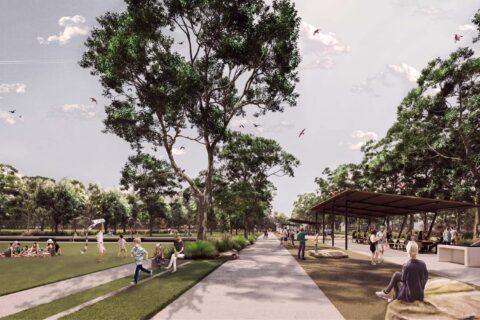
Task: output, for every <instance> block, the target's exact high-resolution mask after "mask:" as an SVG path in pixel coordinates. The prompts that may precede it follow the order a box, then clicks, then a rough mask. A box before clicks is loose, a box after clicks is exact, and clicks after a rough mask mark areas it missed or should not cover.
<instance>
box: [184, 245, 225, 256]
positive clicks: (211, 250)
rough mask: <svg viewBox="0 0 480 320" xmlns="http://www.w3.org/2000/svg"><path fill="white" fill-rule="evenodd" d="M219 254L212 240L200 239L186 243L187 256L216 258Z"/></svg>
mask: <svg viewBox="0 0 480 320" xmlns="http://www.w3.org/2000/svg"><path fill="white" fill-rule="evenodd" d="M217 255H218V251H217V249H216V248H215V245H214V244H213V243H211V242H208V241H201V240H198V241H195V242H190V243H187V244H185V257H187V258H190V259H198V258H214V257H216V256H217Z"/></svg>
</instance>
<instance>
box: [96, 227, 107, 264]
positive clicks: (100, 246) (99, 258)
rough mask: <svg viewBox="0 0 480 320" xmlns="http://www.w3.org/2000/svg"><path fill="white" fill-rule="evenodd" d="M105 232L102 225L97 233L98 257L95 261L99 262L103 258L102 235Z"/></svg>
mask: <svg viewBox="0 0 480 320" xmlns="http://www.w3.org/2000/svg"><path fill="white" fill-rule="evenodd" d="M104 232H105V229H104V227H103V223H102V224H101V226H100V231H98V233H97V248H98V255H97V261H101V260H102V258H103V254H104V253H105V251H107V250H106V249H105V247H104V246H103V233H104Z"/></svg>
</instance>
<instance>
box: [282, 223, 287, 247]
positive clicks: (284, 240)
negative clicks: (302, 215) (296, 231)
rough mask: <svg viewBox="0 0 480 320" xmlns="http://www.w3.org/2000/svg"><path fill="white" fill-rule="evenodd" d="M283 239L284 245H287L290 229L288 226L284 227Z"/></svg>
mask: <svg viewBox="0 0 480 320" xmlns="http://www.w3.org/2000/svg"><path fill="white" fill-rule="evenodd" d="M282 239H283V244H284V246H285V247H286V246H287V244H288V243H287V241H288V230H287V227H285V229H283V233H282Z"/></svg>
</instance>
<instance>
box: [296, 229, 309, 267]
mask: <svg viewBox="0 0 480 320" xmlns="http://www.w3.org/2000/svg"><path fill="white" fill-rule="evenodd" d="M306 235H307V233H306V232H305V231H303V228H300V232H299V233H298V234H297V241H298V242H299V244H298V260H300V259H302V260H305V236H306Z"/></svg>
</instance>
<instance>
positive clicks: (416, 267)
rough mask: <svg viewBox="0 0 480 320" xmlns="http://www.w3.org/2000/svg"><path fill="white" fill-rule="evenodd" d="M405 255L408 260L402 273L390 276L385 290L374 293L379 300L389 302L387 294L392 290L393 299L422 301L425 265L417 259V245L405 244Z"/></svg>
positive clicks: (414, 243)
mask: <svg viewBox="0 0 480 320" xmlns="http://www.w3.org/2000/svg"><path fill="white" fill-rule="evenodd" d="M407 253H408V256H409V258H410V259H409V260H408V261H407V263H405V264H404V265H403V266H402V271H401V272H398V271H397V272H395V273H394V274H393V275H392V278H391V280H390V283H389V284H388V286H387V287H386V288H385V289H383V290H382V291H378V292H375V294H376V295H377V296H378V297H379V298H382V299H386V300H388V301H391V300H392V299H391V298H390V296H389V293H390V292H391V291H392V290H394V299H398V300H401V301H405V302H413V301H417V300H418V301H423V298H424V290H425V285H426V284H427V280H428V271H427V265H426V264H425V262H423V261H422V260H418V259H417V254H418V245H417V243H416V242H415V241H410V242H409V243H408V244H407Z"/></svg>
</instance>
